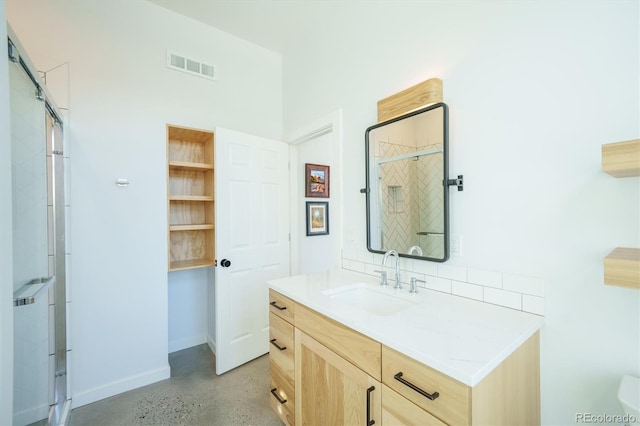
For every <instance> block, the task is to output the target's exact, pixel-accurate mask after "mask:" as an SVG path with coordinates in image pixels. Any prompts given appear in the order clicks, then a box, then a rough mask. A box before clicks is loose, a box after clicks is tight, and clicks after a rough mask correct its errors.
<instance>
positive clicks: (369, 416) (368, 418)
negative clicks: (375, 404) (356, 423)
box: [366, 386, 376, 426]
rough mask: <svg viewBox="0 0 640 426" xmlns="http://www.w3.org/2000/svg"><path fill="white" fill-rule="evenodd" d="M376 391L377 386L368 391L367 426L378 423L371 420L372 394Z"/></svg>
mask: <svg viewBox="0 0 640 426" xmlns="http://www.w3.org/2000/svg"><path fill="white" fill-rule="evenodd" d="M375 389H376V387H375V386H371V387H370V388H369V389H367V424H366V426H371V425H374V424H376V421H375V420H372V419H371V392H373V391H374V390H375Z"/></svg>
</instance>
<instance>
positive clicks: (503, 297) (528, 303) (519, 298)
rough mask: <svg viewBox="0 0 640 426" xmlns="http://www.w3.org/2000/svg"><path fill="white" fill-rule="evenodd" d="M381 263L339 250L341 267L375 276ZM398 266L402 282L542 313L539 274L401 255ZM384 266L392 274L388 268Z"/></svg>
mask: <svg viewBox="0 0 640 426" xmlns="http://www.w3.org/2000/svg"><path fill="white" fill-rule="evenodd" d="M381 265H382V255H381V254H376V253H371V252H369V251H363V250H357V249H351V250H349V249H345V250H343V251H342V268H343V269H348V270H351V271H356V272H361V273H364V274H367V275H374V276H379V275H380V273H379V272H378V271H380V270H381V269H382V266H381ZM400 268H401V270H402V282H403V283H405V284H408V283H409V280H410V279H411V277H416V278H417V279H419V280H423V281H425V282H424V283H419V287H423V288H427V289H430V290H435V291H440V292H443V293H448V294H451V295H454V296H459V297H466V298H468V299H474V300H478V301H480V302H483V303H490V304H493V305H500V306H504V307H507V308H511V309H516V310H519V311H524V312H529V313H532V314H536V315H544V309H545V304H544V294H545V291H544V287H545V281H544V280H543V279H542V278H538V277H529V276H524V275H516V274H511V273H502V272H499V271H490V270H485V269H480V268H472V267H464V266H459V265H448V264H442V263H434V262H426V261H422V260H416V259H410V258H401V259H400ZM385 269H386V270H387V272H388V273H389V277H392V274H391V269H390V268H389V267H386V268H385ZM390 279H392V278H390Z"/></svg>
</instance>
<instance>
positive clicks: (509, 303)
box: [484, 287, 522, 310]
mask: <svg viewBox="0 0 640 426" xmlns="http://www.w3.org/2000/svg"><path fill="white" fill-rule="evenodd" d="M484 301H485V302H487V303H493V304H494V305H500V306H506V307H507V308H512V309H518V310H522V294H520V293H514V292H512V291H504V290H499V289H497V288H491V287H485V288H484Z"/></svg>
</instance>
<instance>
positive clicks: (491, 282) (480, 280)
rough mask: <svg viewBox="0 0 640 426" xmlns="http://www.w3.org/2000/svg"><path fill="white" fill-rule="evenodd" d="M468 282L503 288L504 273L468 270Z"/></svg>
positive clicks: (475, 269)
mask: <svg viewBox="0 0 640 426" xmlns="http://www.w3.org/2000/svg"><path fill="white" fill-rule="evenodd" d="M467 281H468V282H470V283H473V284H480V285H484V286H488V287H494V288H502V273H501V272H496V271H488V270H486V269H477V268H467Z"/></svg>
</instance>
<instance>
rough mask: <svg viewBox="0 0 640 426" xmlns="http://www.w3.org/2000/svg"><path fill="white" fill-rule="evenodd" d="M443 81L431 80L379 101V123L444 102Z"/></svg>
mask: <svg viewBox="0 0 640 426" xmlns="http://www.w3.org/2000/svg"><path fill="white" fill-rule="evenodd" d="M442 99H443V96H442V79H440V78H430V79H429V80H425V81H423V82H422V83H418V84H416V85H415V86H411V87H409V88H408V89H405V90H403V91H402V92H398V93H396V94H395V95H391V96H389V97H386V98H384V99H381V100H379V101H378V123H382V122H383V121H387V120H391V119H392V118H395V117H398V116H400V115H404V114H407V113H409V112H411V111H415V110H417V109H419V108H422V107H425V106H427V105H429V104H435V103H438V102H442Z"/></svg>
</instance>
